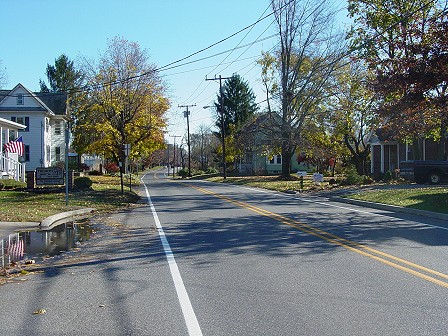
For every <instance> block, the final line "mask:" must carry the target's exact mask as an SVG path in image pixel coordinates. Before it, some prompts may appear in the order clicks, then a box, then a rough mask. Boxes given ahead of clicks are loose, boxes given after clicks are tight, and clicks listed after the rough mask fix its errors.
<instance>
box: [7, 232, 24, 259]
mask: <svg viewBox="0 0 448 336" xmlns="http://www.w3.org/2000/svg"><path fill="white" fill-rule="evenodd" d="M8 254H9V255H10V256H11V259H12V260H13V261H19V260H21V259H22V258H23V254H24V244H23V239H20V238H19V237H17V238H16V239H15V241H14V242H12V243H11V242H10V243H9V246H8Z"/></svg>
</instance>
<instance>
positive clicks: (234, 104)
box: [215, 74, 258, 136]
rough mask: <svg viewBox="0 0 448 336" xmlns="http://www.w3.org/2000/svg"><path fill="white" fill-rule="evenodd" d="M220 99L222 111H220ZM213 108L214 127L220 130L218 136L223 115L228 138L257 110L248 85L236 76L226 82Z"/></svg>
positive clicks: (253, 96) (253, 95)
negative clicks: (216, 114)
mask: <svg viewBox="0 0 448 336" xmlns="http://www.w3.org/2000/svg"><path fill="white" fill-rule="evenodd" d="M221 99H222V103H223V104H222V105H223V111H221ZM215 106H216V111H217V113H218V116H217V120H216V126H217V127H218V128H219V130H220V131H219V135H220V136H221V120H222V119H221V117H222V115H224V125H225V127H224V129H225V135H226V136H229V135H232V133H233V132H237V131H239V130H240V129H241V126H242V125H243V124H244V122H245V121H246V120H248V118H249V117H250V116H252V115H254V113H255V112H256V111H257V110H258V105H257V104H256V103H255V94H254V93H253V91H252V89H251V88H250V87H249V84H248V83H247V82H245V81H244V80H243V79H242V78H241V76H240V75H237V74H234V75H233V76H232V77H230V78H229V79H227V80H226V82H225V83H224V85H223V87H222V92H221V93H220V94H219V95H218V97H217V102H215ZM222 112H223V113H222Z"/></svg>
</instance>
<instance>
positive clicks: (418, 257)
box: [0, 172, 448, 336]
mask: <svg viewBox="0 0 448 336" xmlns="http://www.w3.org/2000/svg"><path fill="white" fill-rule="evenodd" d="M144 181H145V183H146V190H145V188H144V187H143V188H142V190H141V193H142V195H149V196H150V197H148V198H147V205H146V206H142V207H139V208H136V209H131V210H129V211H125V212H121V213H117V214H113V215H111V216H109V217H107V218H102V219H101V220H103V221H105V222H107V224H108V225H107V226H104V228H103V229H102V230H100V231H99V232H98V234H97V237H96V239H93V240H92V241H91V242H89V243H87V244H86V246H84V247H83V248H81V249H80V251H76V252H73V253H71V254H70V253H69V254H68V255H67V256H66V257H65V258H62V259H60V260H55V261H53V262H52V263H51V265H52V267H49V268H48V269H47V270H46V271H45V272H44V273H42V274H37V275H32V276H27V277H24V280H17V281H16V282H15V283H13V284H7V285H4V286H2V287H0V302H1V305H2V309H1V311H0V320H1V321H2V323H1V326H0V335H78V334H84V335H213V336H217V335H316V336H317V335H319V336H321V335H332V336H334V335H382V336H383V335H446V333H447V329H446V328H447V325H448V300H447V298H448V250H447V248H446V247H447V244H448V223H446V222H443V221H441V220H433V219H428V218H426V219H425V218H423V217H415V216H411V215H405V214H397V213H394V212H388V211H384V210H373V209H367V208H361V207H356V206H352V205H346V204H340V203H336V202H331V201H329V200H328V199H326V198H323V197H312V196H303V195H286V194H278V193H274V192H269V191H262V190H256V189H250V188H242V187H236V186H231V185H225V184H212V183H206V182H200V181H183V182H179V181H177V182H176V181H171V180H169V179H166V178H164V175H163V173H162V172H160V173H155V174H153V173H151V174H148V175H147V176H146V177H145V179H144ZM98 220H99V219H98ZM38 309H45V313H44V314H33V312H39V311H38Z"/></svg>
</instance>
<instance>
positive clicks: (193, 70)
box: [0, 0, 345, 143]
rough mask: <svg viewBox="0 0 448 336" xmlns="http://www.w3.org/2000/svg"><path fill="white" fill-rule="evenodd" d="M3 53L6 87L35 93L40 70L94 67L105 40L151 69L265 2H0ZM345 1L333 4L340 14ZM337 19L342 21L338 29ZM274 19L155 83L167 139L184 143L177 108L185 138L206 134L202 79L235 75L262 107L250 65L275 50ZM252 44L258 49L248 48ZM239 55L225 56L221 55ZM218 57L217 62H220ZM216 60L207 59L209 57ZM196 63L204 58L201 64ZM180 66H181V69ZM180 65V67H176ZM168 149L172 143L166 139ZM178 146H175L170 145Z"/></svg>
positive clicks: (231, 27) (209, 119) (220, 33)
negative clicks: (89, 63) (120, 42)
mask: <svg viewBox="0 0 448 336" xmlns="http://www.w3.org/2000/svg"><path fill="white" fill-rule="evenodd" d="M1 2H2V4H1V12H2V20H0V31H2V43H1V44H2V48H1V50H0V60H1V61H2V64H1V65H2V67H5V68H6V72H7V75H8V85H7V87H5V88H13V87H14V86H15V85H16V84H17V83H22V84H23V85H24V86H25V87H27V88H28V89H30V90H32V91H38V90H39V79H40V78H42V79H45V80H46V76H45V69H46V66H47V64H48V63H49V64H54V60H55V59H56V58H57V57H58V56H60V55H61V54H63V53H64V54H66V55H67V56H68V57H69V58H70V59H72V60H74V61H75V62H76V60H77V59H78V58H79V57H81V56H83V57H88V58H94V59H98V56H99V55H100V54H101V53H103V52H104V50H105V49H106V47H107V40H108V39H111V38H113V37H114V36H121V37H124V38H126V39H128V40H130V41H133V42H138V43H139V44H140V46H141V48H142V49H146V50H147V52H148V55H149V57H150V61H151V62H153V63H155V64H156V65H157V66H158V67H161V66H164V65H167V64H169V63H171V62H174V61H176V60H179V59H181V58H184V57H186V56H188V55H190V54H192V53H195V52H197V51H199V50H201V49H203V48H206V47H208V46H210V45H212V44H214V43H216V42H218V41H220V40H222V39H224V38H226V37H228V36H230V35H232V34H234V33H236V32H238V31H239V30H241V29H242V28H244V27H247V26H249V25H251V24H252V23H255V22H256V21H257V20H258V19H259V18H260V17H262V16H264V15H266V14H269V13H270V12H271V10H270V7H269V0H226V1H213V0H189V1H187V0H184V1H182V0H127V1H125V0H122V1H118V0H76V1H61V0H21V1H17V0H2V1H1ZM343 4H345V1H343V0H341V1H339V4H338V2H336V6H337V7H338V8H342V7H343ZM343 19H344V18H343V17H342V18H341V21H342V20H343ZM272 21H273V17H270V18H268V19H265V20H263V21H261V22H260V23H258V24H257V25H256V26H254V27H253V28H252V29H248V30H245V31H244V32H242V33H240V34H238V35H236V36H234V37H233V38H231V39H229V40H227V41H225V42H223V43H220V44H218V45H216V46H215V47H213V48H210V49H208V50H207V51H205V52H203V53H200V54H198V55H196V56H194V57H192V58H189V59H188V60H187V61H185V62H188V61H197V62H194V63H191V64H188V65H183V66H180V67H177V68H175V69H171V70H167V71H163V72H161V73H160V75H161V76H162V77H163V78H164V80H165V82H166V83H167V86H168V89H169V91H168V93H169V95H170V97H171V100H172V108H171V109H170V111H169V113H168V118H169V126H168V135H180V136H184V135H185V133H186V120H185V119H184V117H183V109H180V108H178V105H190V104H196V107H192V108H190V111H191V116H190V131H191V132H195V131H196V130H197V129H198V127H199V126H200V125H204V126H212V127H213V124H214V121H213V120H214V116H213V112H212V111H211V110H206V109H203V106H205V105H210V104H212V102H213V101H214V100H215V99H216V93H217V90H218V88H219V83H218V82H214V81H205V80H204V79H205V77H206V76H208V77H214V76H215V75H222V76H223V77H229V76H231V75H232V74H233V73H238V74H240V75H241V76H242V77H243V78H244V79H245V80H246V81H248V82H249V84H250V86H251V87H252V89H253V90H254V92H255V94H256V95H257V102H259V101H263V100H264V98H265V97H264V93H263V90H262V86H261V83H260V76H259V72H260V69H259V68H258V67H257V66H256V64H255V60H256V58H257V57H259V56H260V54H261V51H262V50H263V51H268V50H270V49H271V48H272V47H273V46H274V45H275V44H276V38H275V37H274V38H272V37H271V38H269V36H271V35H273V34H274V33H275V28H274V25H273V23H272ZM258 39H265V40H264V41H262V42H258V43H253V42H254V41H256V40H258ZM235 47H240V48H239V49H237V50H234V51H233V52H231V53H224V52H225V51H227V50H231V49H233V48H235ZM220 53H222V54H220ZM216 54H220V55H217V56H214V57H210V56H213V55H216ZM202 58H207V59H204V60H200V59H202ZM185 62H182V63H185ZM182 63H179V64H182ZM169 141H170V142H172V141H173V138H169ZM178 142H179V139H177V143H178Z"/></svg>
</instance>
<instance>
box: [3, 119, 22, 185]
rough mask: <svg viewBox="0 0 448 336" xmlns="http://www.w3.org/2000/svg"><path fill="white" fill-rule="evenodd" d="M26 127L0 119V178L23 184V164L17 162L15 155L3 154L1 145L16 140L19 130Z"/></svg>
mask: <svg viewBox="0 0 448 336" xmlns="http://www.w3.org/2000/svg"><path fill="white" fill-rule="evenodd" d="M25 128H26V126H25V125H22V124H19V123H16V122H14V121H10V120H7V119H3V118H0V148H1V151H0V178H1V179H9V178H12V179H14V180H16V181H21V182H25V176H26V174H25V164H24V163H20V162H19V158H18V155H17V154H16V153H7V154H6V153H3V145H4V144H6V143H8V142H9V141H10V140H14V139H15V138H17V136H18V133H19V130H23V129H25Z"/></svg>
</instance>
